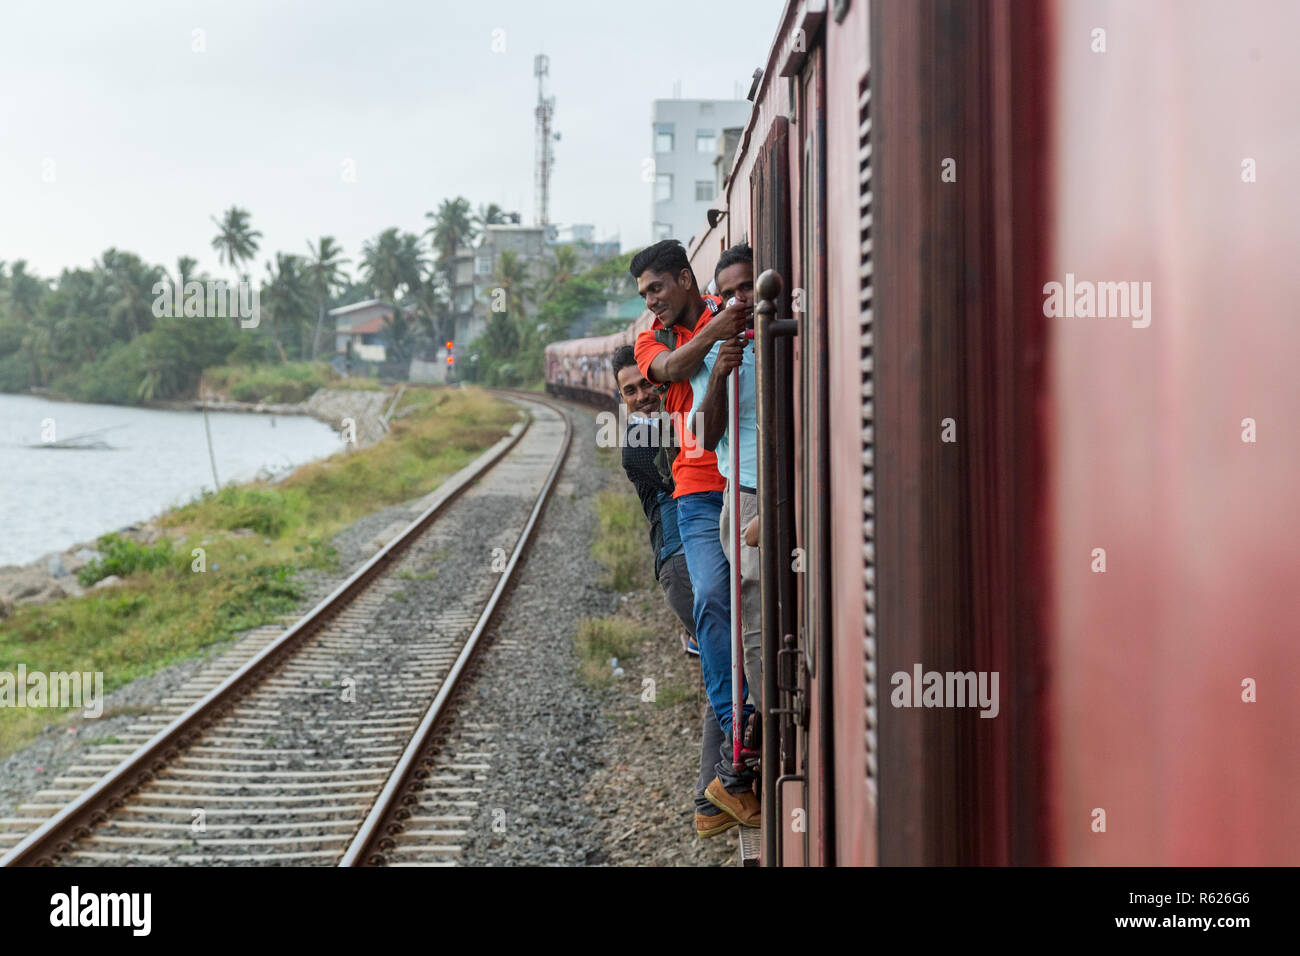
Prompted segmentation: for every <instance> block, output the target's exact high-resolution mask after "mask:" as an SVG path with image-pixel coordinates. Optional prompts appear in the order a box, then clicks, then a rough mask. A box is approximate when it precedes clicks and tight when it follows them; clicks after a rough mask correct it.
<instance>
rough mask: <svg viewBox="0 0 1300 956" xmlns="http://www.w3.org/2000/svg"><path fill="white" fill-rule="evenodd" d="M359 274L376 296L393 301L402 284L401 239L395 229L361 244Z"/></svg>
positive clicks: (385, 231) (386, 230) (389, 301)
mask: <svg viewBox="0 0 1300 956" xmlns="http://www.w3.org/2000/svg"><path fill="white" fill-rule="evenodd" d="M361 274H362V276H363V277H364V278H365V280H366V283H367V284H368V285H369V286H370V288H371V291H373V292H374V294H375V296H376V297H377V298H379V299H382V300H383V301H385V302H388V303H393V300H394V299H396V298H397V287H398V286H400V285H401V284H402V240H401V238H400V236H399V234H398V231H397V230H396V229H385V230H384V231H383V232H381V233H380V234H379V236H378V237H377V238H375V239H373V240H367V241H366V242H365V243H363V244H362V246H361Z"/></svg>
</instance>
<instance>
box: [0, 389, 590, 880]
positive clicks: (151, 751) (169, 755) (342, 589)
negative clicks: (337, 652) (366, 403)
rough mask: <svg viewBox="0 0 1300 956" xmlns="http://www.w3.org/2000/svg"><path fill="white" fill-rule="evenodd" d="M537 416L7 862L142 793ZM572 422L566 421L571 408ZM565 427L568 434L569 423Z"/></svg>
mask: <svg viewBox="0 0 1300 956" xmlns="http://www.w3.org/2000/svg"><path fill="white" fill-rule="evenodd" d="M540 404H546V403H544V402H543V403H540ZM552 407H553V406H552ZM556 411H558V409H556ZM561 415H563V413H562V412H561ZM532 422H533V418H532V416H531V415H530V416H529V418H528V419H527V420H526V421H524V422H521V423H520V424H519V425H516V426H515V427H514V428H512V430H511V434H510V435H507V436H505V437H503V438H501V439H500V440H499V441H498V442H497V443H496V445H495V446H494V447H493V448H490V449H488V451H486V452H485V453H484V454H482V455H480V456H479V458H478V459H477V460H476V461H475V462H474V463H473V464H472V465H471V466H470V467H471V468H473V470H472V471H465V470H464V469H462V471H461V472H460V473H458V475H457V476H453V477H452V478H451V480H450V483H444V484H443V485H441V486H440V487H439V488H437V489H435V490H434V492H433V494H435V495H438V496H439V497H438V499H437V500H436V501H434V502H432V503H431V504H430V505H429V507H428V508H427V509H426V510H425V511H424V513H423V514H421V515H420V516H419V517H418V518H416V519H415V520H414V521H413V522H412V523H411V524H410V526H409V527H407V529H406V530H405V531H403V532H402V533H401V534H399V535H398V536H397V537H396V538H394V539H393V540H392V541H390V542H388V544H386V545H385V546H384V547H382V548H381V549H380V550H379V551H378V553H376V554H375V555H374V556H373V557H371V558H370V560H368V561H367V562H366V563H365V564H363V565H362V566H361V567H360V568H358V569H357V570H356V571H355V572H354V573H353V574H352V575H351V576H350V577H348V579H347V580H345V581H344V582H343V583H341V584H340V585H339V586H338V587H337V588H335V589H334V590H333V591H332V592H331V593H330V594H329V595H328V596H326V597H325V598H324V599H322V600H321V601H320V603H318V604H317V605H316V606H315V607H314V608H312V609H311V610H310V611H308V612H307V614H306V615H305V616H303V617H302V618H300V619H299V620H298V622H297V623H296V624H294V625H293V626H292V627H290V628H289V629H288V630H287V631H285V632H284V633H283V634H282V635H280V637H278V638H276V639H275V640H274V641H273V642H271V643H270V644H268V645H267V646H266V647H265V648H264V649H263V650H262V651H261V652H259V653H258V654H257V655H256V656H255V657H253V658H252V659H251V660H249V661H248V662H247V663H245V664H244V665H243V666H242V667H240V668H239V669H238V670H236V671H235V672H234V673H232V674H231V675H230V676H229V677H227V678H226V679H225V680H223V681H222V682H221V683H220V684H218V685H217V686H216V687H214V688H213V689H212V690H211V691H209V692H208V693H207V694H206V695H204V696H203V697H202V698H201V699H200V700H198V701H196V702H195V703H194V704H192V705H191V706H190V707H189V708H188V709H187V710H185V711H184V712H183V713H182V714H180V715H179V716H177V717H176V718H175V719H174V720H172V722H171V723H169V724H168V725H167V726H166V727H164V728H162V729H161V730H159V731H158V733H156V734H155V735H154V736H153V737H151V738H150V739H149V740H148V741H146V742H145V743H143V744H141V745H140V747H139V748H138V749H137V750H135V751H134V752H133V753H132V754H130V755H129V756H127V757H126V758H125V759H123V760H122V762H121V763H119V764H117V765H116V766H115V767H114V768H113V769H112V770H110V771H109V772H108V773H106V774H105V775H104V776H103V777H102V778H101V779H100V780H99V781H98V782H96V783H95V784H93V785H91V786H90V787H89V788H88V789H87V790H86V791H85V792H84V793H82V794H81V795H80V796H79V797H77V798H76V799H74V800H73V801H72V802H71V803H69V804H68V805H67V806H65V807H64V808H63V809H62V810H60V811H59V812H58V813H56V814H55V815H54V816H52V817H50V818H49V819H48V820H46V821H45V822H44V823H43V824H41V826H39V827H38V828H37V829H35V830H33V831H32V832H31V833H29V834H28V835H27V836H25V837H24V838H23V839H22V840H21V841H19V842H18V844H17V845H16V846H14V847H13V848H12V849H10V850H9V852H7V853H6V854H4V856H2V857H0V867H5V866H33V865H42V864H51V863H53V862H55V861H56V859H57V858H58V857H60V856H62V855H63V854H64V853H67V852H69V851H70V850H71V849H72V844H73V841H75V840H77V839H81V838H83V837H87V836H89V835H90V831H91V828H92V827H94V826H96V825H98V824H100V823H103V822H104V821H105V820H107V818H108V814H109V812H110V811H111V810H116V809H118V808H120V807H122V806H123V805H124V804H125V803H126V801H127V800H128V799H129V798H130V797H132V796H134V795H135V794H137V793H139V791H140V789H141V788H142V787H144V786H145V785H146V784H148V783H149V782H150V781H152V780H153V779H154V778H155V777H156V776H157V775H158V774H159V773H161V772H162V771H163V770H164V769H166V766H167V764H168V762H169V761H171V760H173V759H175V758H176V757H178V756H179V755H180V753H181V751H182V750H184V749H185V748H187V747H188V746H190V745H191V744H193V743H194V742H195V741H197V740H198V739H199V738H200V737H201V736H202V734H203V733H204V732H205V731H206V730H208V729H209V728H211V727H212V726H213V724H214V723H215V722H216V721H217V720H219V719H220V718H221V717H222V716H224V715H225V714H226V713H228V712H229V711H230V709H231V708H232V707H233V706H234V705H235V704H236V703H237V702H238V701H239V700H240V699H242V698H243V697H245V696H247V695H248V694H249V693H250V692H251V691H252V690H253V688H254V687H255V686H256V685H257V684H258V683H260V682H261V680H262V679H263V678H264V677H266V676H268V675H269V674H270V673H273V672H274V671H275V670H277V669H278V668H279V667H280V665H281V664H283V663H284V662H285V661H286V660H287V659H288V658H290V657H291V656H292V655H293V654H294V653H296V652H297V651H298V650H299V649H300V648H301V646H302V644H303V643H304V642H305V641H306V640H307V639H308V638H309V637H311V636H312V635H313V634H315V633H316V632H317V631H318V630H320V628H321V627H322V626H323V625H324V624H325V623H326V622H327V621H329V620H330V619H331V618H332V617H333V616H334V615H335V614H336V613H337V612H339V611H341V610H342V609H343V608H344V607H346V606H347V605H348V604H350V603H351V602H352V601H353V600H354V599H355V598H356V597H357V596H358V595H359V594H361V593H362V592H363V591H364V590H365V589H366V588H367V587H368V586H369V585H370V584H371V582H373V581H374V579H375V578H377V577H378V576H379V575H381V574H382V573H383V572H384V571H385V570H386V569H387V568H388V567H389V565H391V564H392V563H393V561H394V560H396V558H397V557H398V556H400V555H401V553H402V552H403V551H405V550H406V548H407V547H408V546H409V545H410V544H411V543H412V542H413V541H415V540H416V539H417V538H419V537H420V536H421V535H422V534H423V533H424V532H425V531H426V530H427V529H428V528H429V526H430V525H431V524H432V523H433V521H434V520H435V519H436V518H437V517H438V516H439V515H440V514H441V512H442V511H443V509H444V508H446V506H447V505H449V504H450V503H451V502H453V501H455V500H456V499H457V498H458V497H459V496H460V495H461V493H462V492H464V491H465V490H466V489H467V488H469V487H470V486H471V485H472V484H473V483H474V482H475V481H477V480H478V479H479V478H481V477H482V476H483V475H485V474H486V473H487V472H488V471H489V470H490V469H491V468H492V467H493V466H495V465H496V464H497V463H498V462H500V461H501V459H502V458H503V457H504V456H505V455H506V454H507V453H508V452H509V451H510V450H511V449H512V448H514V446H515V445H516V444H517V443H518V442H519V439H520V438H522V437H523V435H524V433H525V432H527V431H528V429H529V427H531V425H532ZM565 424H566V429H567V427H568V418H567V416H566V417H565ZM521 426H522V427H521ZM565 434H566V439H567V435H568V431H567V430H566V433H565ZM566 447H567V446H566Z"/></svg>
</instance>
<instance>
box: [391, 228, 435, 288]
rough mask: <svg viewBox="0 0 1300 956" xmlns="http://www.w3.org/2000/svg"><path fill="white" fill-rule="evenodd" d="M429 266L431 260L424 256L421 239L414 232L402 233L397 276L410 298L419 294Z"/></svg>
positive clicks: (398, 252)
mask: <svg viewBox="0 0 1300 956" xmlns="http://www.w3.org/2000/svg"><path fill="white" fill-rule="evenodd" d="M428 266H429V259H428V257H427V256H426V255H425V254H424V246H423V245H422V244H421V242H420V237H419V236H417V235H416V234H415V233H413V232H404V233H402V234H401V235H400V236H399V237H398V247H397V275H398V279H399V280H400V281H401V284H402V285H404V286H405V287H406V294H407V295H408V296H411V297H414V296H415V295H416V294H417V293H418V292H419V290H420V286H422V285H423V284H424V273H425V270H426V269H427V268H428Z"/></svg>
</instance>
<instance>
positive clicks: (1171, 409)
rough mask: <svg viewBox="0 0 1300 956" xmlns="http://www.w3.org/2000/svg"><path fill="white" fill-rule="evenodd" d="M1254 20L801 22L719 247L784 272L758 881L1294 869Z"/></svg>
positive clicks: (879, 11) (1298, 523) (1159, 7)
mask: <svg viewBox="0 0 1300 956" xmlns="http://www.w3.org/2000/svg"><path fill="white" fill-rule="evenodd" d="M1222 10H1223V8H1222V7H1221V6H1220V5H1217V4H1213V3H1210V2H1207V0H1200V2H1180V3H1175V2H1173V0H1168V2H1160V3H1154V2H1153V3H1143V4H1132V3H1121V2H1100V0H1099V2H1055V3H1053V2H1047V3H1041V2H1030V0H1026V2H1009V0H1001V2H997V0H985V2H969V0H873V2H871V3H867V2H865V0H831V2H829V3H826V2H814V0H804V2H791V3H789V4H788V5H787V7H786V10H785V12H784V14H783V16H782V21H781V24H780V28H779V30H778V33H777V35H776V39H775V41H774V43H773V45H772V48H771V50H770V52H769V55H768V58H767V61H766V64H765V69H764V73H763V76H762V78H761V80H760V81H759V82H758V83H757V84H756V86H755V89H754V91H753V93H752V98H753V100H754V104H755V106H754V111H753V115H752V118H751V120H750V123H749V126H748V127H747V129H746V130H745V133H744V136H743V138H742V141H741V144H740V147H739V148H738V150H737V153H736V158H735V162H734V165H733V168H732V170H731V172H730V175H729V177H728V180H727V184H726V188H725V190H724V192H723V195H722V196H720V198H719V202H718V212H717V213H716V214H715V215H714V217H713V218H714V219H715V225H713V226H711V227H709V228H708V229H707V230H705V231H704V232H702V233H701V234H700V235H698V236H696V237H695V238H694V239H693V240H692V242H691V246H690V251H691V256H692V261H693V263H694V266H695V269H696V273H697V276H699V277H700V278H701V279H707V277H708V276H709V275H711V274H712V268H713V265H714V263H715V262H716V260H717V256H718V254H719V253H720V251H721V250H722V249H724V248H726V247H727V246H730V245H732V244H734V243H736V242H738V241H741V240H742V239H748V240H749V241H750V242H751V243H752V244H753V246H754V249H755V257H756V268H757V270H758V271H760V272H761V271H765V270H770V271H771V273H772V275H770V276H769V277H768V278H767V280H766V281H764V282H761V283H760V288H759V292H760V295H762V294H763V293H766V296H765V298H766V301H760V303H759V305H760V308H759V310H758V311H759V315H758V319H757V325H758V335H757V339H756V345H757V348H758V349H759V359H760V371H759V393H760V394H759V404H760V409H759V427H760V462H759V470H760V489H759V492H760V502H761V514H762V545H761V550H762V554H763V569H764V570H763V588H764V620H763V625H764V648H765V655H766V657H767V659H768V660H773V661H776V662H777V666H775V667H767V668H765V676H766V679H767V685H766V686H765V688H764V711H765V714H766V717H767V719H766V722H765V727H764V732H765V737H764V777H765V779H764V863H765V864H769V865H770V864H776V863H783V864H814V865H816V864H834V863H838V864H863V863H885V864H951V863H958V864H961V863H1059V864H1204V865H1214V864H1278V863H1292V864H1293V863H1295V862H1297V860H1300V805H1298V804H1297V802H1296V801H1295V799H1294V794H1295V793H1296V792H1297V789H1298V788H1300V763H1298V762H1297V761H1296V759H1295V741H1296V740H1297V739H1300V705H1298V704H1297V701H1296V698H1295V693H1294V689H1295V688H1296V687H1297V686H1300V680H1298V678H1300V643H1298V642H1297V641H1296V640H1295V639H1294V637H1293V634H1294V630H1295V622H1296V621H1297V620H1300V588H1297V587H1296V586H1295V584H1294V581H1295V580H1296V578H1297V577H1298V576H1300V547H1298V546H1297V544H1296V542H1297V541H1298V540H1300V508H1298V507H1297V505H1296V498H1295V495H1294V492H1293V491H1292V490H1291V489H1292V488H1293V486H1294V475H1295V474H1296V473H1297V471H1300V425H1298V424H1297V423H1300V390H1297V389H1296V388H1295V385H1294V374H1293V370H1292V366H1293V365H1294V361H1295V356H1296V355H1297V354H1300V326H1297V324H1296V323H1295V322H1294V321H1293V318H1294V303H1295V302H1296V301H1300V270H1297V269H1296V268H1295V263H1294V259H1295V254H1296V250H1298V249H1300V217H1297V216H1296V210H1297V209H1300V175H1297V174H1298V173H1300V170H1298V169H1297V166H1298V165H1300V156H1298V154H1297V151H1296V150H1295V148H1294V137H1295V130H1297V129H1300V98H1298V97H1297V96H1296V95H1295V91H1296V87H1297V82H1296V80H1297V69H1298V68H1297V67H1296V66H1295V63H1294V59H1293V58H1291V57H1290V56H1289V51H1288V50H1287V49H1285V46H1284V44H1286V43H1287V42H1289V38H1290V37H1293V36H1295V35H1296V34H1297V32H1298V31H1300V9H1298V8H1296V7H1295V6H1294V5H1291V4H1287V3H1284V2H1277V3H1272V2H1257V3H1248V4H1245V5H1244V6H1241V5H1239V6H1238V7H1237V8H1234V15H1233V16H1232V17H1230V18H1225V17H1224V16H1223V13H1222ZM778 278H779V280H780V281H779V291H778V284H777V282H776V281H774V280H775V279H778ZM1054 284H1055V285H1054ZM1067 300H1068V301H1067ZM627 340H630V335H629V336H628V337H627ZM616 344H621V342H620V343H616ZM567 346H575V347H581V348H583V349H588V350H590V349H594V348H595V346H593V345H591V344H586V345H584V344H583V343H567V344H565V345H564V346H556V347H553V348H556V349H557V350H562V349H563V348H564V347H567ZM602 347H604V346H602ZM612 347H613V346H609V348H608V351H611V352H612ZM561 354H562V351H557V353H556V355H557V358H558V357H559V356H560V355H561ZM554 367H555V369H557V370H558V368H559V364H558V363H557V364H556V365H555V366H554ZM552 368H553V366H552V364H551V362H550V361H549V353H548V380H550V381H551V383H552V386H553V387H554V388H557V389H559V388H575V386H573V385H572V383H571V382H566V383H564V384H561V383H559V382H558V381H557V380H555V379H552V378H551V377H550V376H551V372H552ZM611 394H612V389H611ZM918 672H919V675H920V676H921V680H919V681H918V680H916V679H915V676H914V675H917V674H918ZM929 674H935V675H937V676H938V678H939V681H940V686H939V688H938V691H939V692H938V694H937V695H936V702H937V703H938V704H940V705H941V706H932V703H933V702H931V701H930V700H929V699H928V698H927V697H926V696H925V695H924V694H921V693H917V691H919V690H920V689H921V688H920V687H916V688H913V687H912V686H911V684H912V683H913V682H915V683H917V684H924V685H925V686H926V687H927V688H931V687H932V686H933V685H932V684H931V682H930V679H929V677H928V676H926V675H929ZM995 674H996V675H997V677H998V683H997V685H996V687H997V695H996V708H994V707H992V706H985V705H983V704H979V706H970V704H971V701H969V700H965V701H962V703H964V704H965V705H964V706H958V705H957V704H958V701H955V700H953V699H952V698H951V696H945V695H948V694H950V692H951V691H952V690H953V689H954V688H955V689H956V690H958V691H961V690H963V688H964V687H965V686H967V685H964V684H963V683H962V680H963V677H964V676H965V675H970V677H971V678H973V679H975V680H976V681H978V680H979V679H984V680H985V683H984V684H983V685H972V686H971V689H972V693H974V692H975V686H981V687H982V688H983V689H984V690H988V691H990V692H991V690H992V687H993V686H994V685H993V684H992V677H993V675H995ZM954 675H956V681H954V680H953V677H954ZM902 691H907V693H902ZM976 703H979V702H978V701H977V702H976ZM981 713H983V714H986V715H987V716H981Z"/></svg>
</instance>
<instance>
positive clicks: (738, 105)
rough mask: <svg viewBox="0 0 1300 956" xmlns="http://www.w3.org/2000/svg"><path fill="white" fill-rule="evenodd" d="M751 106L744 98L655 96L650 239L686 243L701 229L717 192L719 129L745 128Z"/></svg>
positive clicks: (721, 133) (652, 122)
mask: <svg viewBox="0 0 1300 956" xmlns="http://www.w3.org/2000/svg"><path fill="white" fill-rule="evenodd" d="M752 106H753V104H752V103H750V102H749V101H748V100H655V101H654V106H653V109H652V116H651V128H650V136H651V149H652V150H653V155H654V172H655V182H654V196H653V199H652V201H651V202H652V206H651V209H652V212H651V217H652V218H651V238H652V240H654V241H658V240H660V239H680V240H681V241H682V242H683V243H686V242H688V241H689V240H690V238H691V236H693V235H694V234H695V233H697V232H699V231H700V230H702V229H703V228H705V226H706V222H705V218H704V217H705V213H707V212H708V211H709V207H710V206H711V205H712V204H713V200H714V197H715V196H716V194H717V170H716V168H715V161H716V159H717V157H718V146H719V143H720V141H721V140H722V138H723V132H722V131H723V130H725V129H734V128H736V127H743V126H744V125H745V124H746V123H747V122H749V111H750V108H751V107H752Z"/></svg>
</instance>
